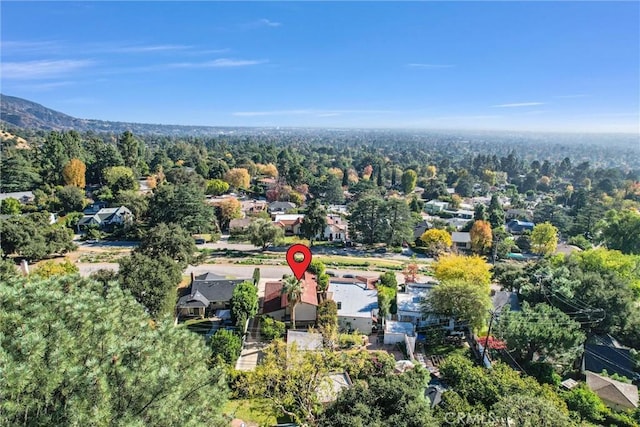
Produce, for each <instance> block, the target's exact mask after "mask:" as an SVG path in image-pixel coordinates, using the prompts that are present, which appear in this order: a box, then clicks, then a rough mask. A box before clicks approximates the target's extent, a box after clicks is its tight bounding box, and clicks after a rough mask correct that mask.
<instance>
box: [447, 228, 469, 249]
mask: <svg viewBox="0 0 640 427" xmlns="http://www.w3.org/2000/svg"><path fill="white" fill-rule="evenodd" d="M451 241H452V242H453V246H454V247H455V248H456V249H459V250H463V251H470V250H471V233H469V232H460V231H454V232H453V233H451Z"/></svg>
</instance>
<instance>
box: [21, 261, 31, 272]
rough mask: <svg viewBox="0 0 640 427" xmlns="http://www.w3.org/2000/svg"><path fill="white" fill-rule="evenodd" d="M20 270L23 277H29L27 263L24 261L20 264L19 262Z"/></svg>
mask: <svg viewBox="0 0 640 427" xmlns="http://www.w3.org/2000/svg"><path fill="white" fill-rule="evenodd" d="M20 270H22V274H23V275H25V276H28V275H29V262H28V261H27V260H26V259H23V260H22V262H20Z"/></svg>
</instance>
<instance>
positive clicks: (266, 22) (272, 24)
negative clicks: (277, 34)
mask: <svg viewBox="0 0 640 427" xmlns="http://www.w3.org/2000/svg"><path fill="white" fill-rule="evenodd" d="M260 23H261V24H263V25H266V26H267V27H279V26H281V25H282V23H280V22H275V21H270V20H268V19H266V18H262V19H261V20H260Z"/></svg>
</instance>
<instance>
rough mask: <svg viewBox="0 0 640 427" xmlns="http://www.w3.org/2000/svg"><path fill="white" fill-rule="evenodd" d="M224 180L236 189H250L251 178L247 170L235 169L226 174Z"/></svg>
mask: <svg viewBox="0 0 640 427" xmlns="http://www.w3.org/2000/svg"><path fill="white" fill-rule="evenodd" d="M224 180H225V181H226V182H227V183H228V184H229V185H230V186H231V187H234V188H245V189H246V188H249V184H250V183H251V176H250V175H249V171H248V170H247V169H245V168H233V169H230V170H229V171H228V172H227V173H225V174H224Z"/></svg>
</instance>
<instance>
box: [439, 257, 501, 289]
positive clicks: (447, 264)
mask: <svg viewBox="0 0 640 427" xmlns="http://www.w3.org/2000/svg"><path fill="white" fill-rule="evenodd" d="M433 268H434V272H435V277H436V279H438V280H439V281H441V282H446V281H453V280H462V281H464V282H466V283H473V284H475V285H478V286H482V287H486V289H487V292H489V283H491V272H490V269H491V266H490V265H489V264H487V262H486V261H485V259H484V258H482V257H479V256H478V255H472V256H464V255H456V254H451V255H445V256H442V257H440V259H438V261H437V262H436V263H435V264H434V265H433Z"/></svg>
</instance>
